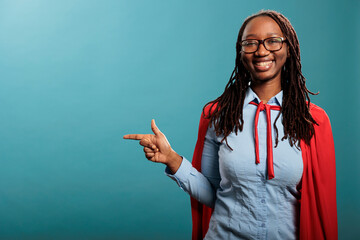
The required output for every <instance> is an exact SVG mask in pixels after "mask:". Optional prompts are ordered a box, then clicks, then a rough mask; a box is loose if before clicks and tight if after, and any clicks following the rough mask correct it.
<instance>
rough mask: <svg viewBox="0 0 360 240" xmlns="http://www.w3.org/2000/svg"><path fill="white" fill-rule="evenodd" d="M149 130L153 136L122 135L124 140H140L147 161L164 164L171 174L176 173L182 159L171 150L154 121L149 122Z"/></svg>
mask: <svg viewBox="0 0 360 240" xmlns="http://www.w3.org/2000/svg"><path fill="white" fill-rule="evenodd" d="M151 129H152V131H153V133H154V134H127V135H124V139H133V140H140V142H139V144H140V145H141V146H143V147H144V152H145V157H146V158H147V159H148V160H150V161H152V162H159V163H164V164H166V165H167V166H168V167H169V168H170V170H171V171H172V172H173V173H176V171H177V170H178V168H179V167H180V165H181V162H182V157H181V156H180V155H178V154H177V153H176V152H175V151H174V150H173V149H172V148H171V146H170V143H169V141H168V140H167V138H166V136H165V135H164V134H163V133H162V132H161V131H160V130H159V128H158V127H157V126H156V124H155V120H154V119H153V120H151Z"/></svg>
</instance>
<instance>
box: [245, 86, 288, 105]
mask: <svg viewBox="0 0 360 240" xmlns="http://www.w3.org/2000/svg"><path fill="white" fill-rule="evenodd" d="M282 98H283V91H282V90H281V91H280V92H279V93H278V94H276V95H275V96H273V97H272V98H271V99H270V100H269V101H268V102H267V104H270V105H279V106H281V105H282ZM252 101H254V102H256V103H259V102H260V98H259V97H258V96H257V95H256V93H255V92H254V91H253V90H252V89H251V87H249V88H248V89H247V91H246V94H245V99H244V107H245V106H246V105H248V104H249V103H250V102H252Z"/></svg>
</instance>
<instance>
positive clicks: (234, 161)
mask: <svg viewBox="0 0 360 240" xmlns="http://www.w3.org/2000/svg"><path fill="white" fill-rule="evenodd" d="M282 96H283V93H282V91H281V92H280V93H278V94H277V95H276V96H274V97H273V98H271V99H270V100H269V101H268V103H267V104H270V105H280V106H281V104H282ZM251 101H255V102H257V103H259V102H260V99H259V97H258V96H257V95H256V94H255V93H254V92H253V91H252V90H251V88H249V90H248V91H247V92H246V96H245V101H244V107H243V119H244V128H243V131H242V132H238V133H237V134H235V133H234V132H233V133H231V134H230V135H229V136H228V137H227V141H228V143H229V145H230V147H232V148H233V151H231V150H230V149H229V148H228V147H227V146H226V143H225V141H224V142H223V143H221V142H220V141H221V139H222V138H223V136H222V135H220V136H216V134H215V132H214V129H213V127H212V128H208V130H207V133H206V137H205V143H204V150H203V155H202V160H201V173H200V172H198V171H197V170H196V169H195V168H193V167H192V165H191V163H190V162H189V161H188V160H186V159H185V158H183V161H182V163H181V166H180V168H179V169H178V171H177V172H176V173H175V174H174V175H172V174H171V172H170V171H169V169H166V170H165V171H166V173H167V175H168V176H170V177H171V178H172V179H174V180H175V181H176V182H177V183H178V185H179V186H180V188H182V189H183V190H184V191H186V192H188V193H189V194H190V195H191V196H192V197H193V198H195V199H197V200H198V201H200V202H201V203H203V204H205V205H207V206H210V207H213V208H214V212H213V214H212V216H211V219H210V225H209V230H208V232H207V234H206V236H205V239H207V240H209V239H297V238H298V236H299V234H298V229H299V219H300V217H299V202H298V200H299V199H300V193H299V192H298V190H297V189H296V186H297V185H298V183H299V182H300V180H301V177H302V172H303V162H302V156H301V151H300V150H299V149H297V148H296V147H295V146H293V147H291V146H290V144H289V142H288V140H284V141H281V138H282V137H283V136H284V128H283V125H282V123H281V122H282V115H281V114H280V117H279V119H278V120H277V122H276V126H277V129H278V131H279V137H278V139H279V143H278V146H277V147H276V148H273V161H274V173H275V178H273V179H271V180H269V179H268V177H267V144H266V136H267V129H266V123H267V119H266V113H265V111H261V112H260V115H259V122H258V134H259V155H260V163H259V164H256V163H255V145H254V144H255V140H254V118H255V113H256V109H257V106H255V105H252V104H249V103H250V102H251ZM278 114H279V111H274V110H271V126H272V140H273V146H274V147H275V137H276V133H275V129H274V126H273V124H274V121H275V119H276V117H277V115H278Z"/></svg>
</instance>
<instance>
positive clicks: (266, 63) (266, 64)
mask: <svg viewBox="0 0 360 240" xmlns="http://www.w3.org/2000/svg"><path fill="white" fill-rule="evenodd" d="M272 62H273V61H266V62H255V63H254V65H255V66H260V67H266V66H270V64H271V63H272Z"/></svg>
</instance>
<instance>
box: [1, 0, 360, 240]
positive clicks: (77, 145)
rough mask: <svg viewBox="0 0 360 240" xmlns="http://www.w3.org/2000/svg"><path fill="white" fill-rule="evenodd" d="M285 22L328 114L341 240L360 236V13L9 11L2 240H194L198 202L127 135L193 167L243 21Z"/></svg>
mask: <svg viewBox="0 0 360 240" xmlns="http://www.w3.org/2000/svg"><path fill="white" fill-rule="evenodd" d="M260 9H274V10H277V11H280V12H282V13H283V14H284V15H286V16H287V17H288V18H289V19H290V21H291V22H292V24H293V26H294V27H295V29H296V31H297V33H298V36H299V39H300V44H301V52H302V64H303V73H304V75H305V77H306V78H307V80H308V87H309V89H310V90H312V91H315V92H317V91H320V95H318V96H315V97H313V98H312V100H313V102H314V103H316V104H318V105H320V106H321V107H323V108H324V109H325V110H326V111H327V113H328V115H329V116H330V119H331V122H332V126H333V133H334V137H335V146H336V155H337V182H338V192H337V194H338V213H339V233H340V239H354V238H355V237H356V236H357V235H359V234H360V228H359V227H358V223H359V221H360V217H359V216H360V205H359V204H358V203H359V202H360V195H359V192H360V191H359V185H360V180H359V177H358V172H359V170H360V163H359V156H360V154H359V147H358V145H359V140H358V136H359V135H360V130H359V126H358V123H359V121H360V114H359V112H360V111H359V103H360V101H359V100H360V98H359V95H358V93H359V91H360V81H359V80H360V79H359V77H358V76H359V75H360V70H359V64H360V61H359V55H360V47H359V41H360V4H359V1H295V0H290V1H277V0H274V1H265V0H264V1H240V0H237V1H235V0H232V1H230V0H228V1H215V0H213V1H210V0H208V1H206V0H198V1H194V0H192V1H191V0H183V1H180V0H162V1H160V0H152V1H150V0H126V1H125V0H123V1H116V0H107V1H105V0H103V1H101V0H98V1H94V0H61V1H55V0H53V1H51V0H49V1H46V0H23V1H20V0H6V1H5V0H0V239H103V238H108V239H189V238H190V234H191V217H190V201H189V197H188V196H187V195H186V194H185V193H183V192H182V191H181V190H180V189H179V188H178V187H177V186H176V184H175V183H174V182H172V181H171V180H170V179H168V178H167V177H166V176H165V175H164V173H163V170H164V167H163V166H161V165H157V164H153V163H150V162H148V161H147V160H146V159H145V158H144V157H143V152H142V149H141V148H140V147H139V145H138V144H137V143H136V142H129V141H125V140H123V139H122V135H124V134H126V133H135V132H138V133H147V132H150V121H151V119H152V118H155V119H156V120H157V125H158V126H159V128H160V129H161V130H162V131H163V132H164V133H165V134H166V135H167V137H168V139H169V141H170V142H171V144H172V146H173V148H174V149H175V150H176V151H178V152H179V153H181V154H183V155H185V156H186V157H187V158H191V156H192V152H193V149H194V145H195V141H196V135H197V126H198V120H199V116H200V111H201V109H202V106H203V105H204V104H205V103H206V102H208V101H210V100H212V99H214V98H216V97H217V96H218V95H219V94H220V93H221V92H222V91H223V89H224V87H225V84H226V83H227V81H228V78H229V76H230V73H231V71H232V70H233V67H234V57H235V41H236V37H237V32H238V29H239V28H240V26H241V24H242V22H243V20H244V19H245V18H246V17H247V16H248V15H250V14H252V13H255V12H257V11H258V10H260Z"/></svg>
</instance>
